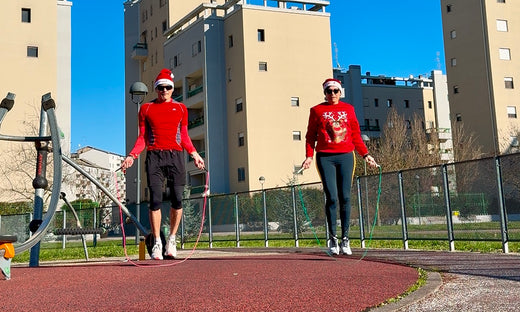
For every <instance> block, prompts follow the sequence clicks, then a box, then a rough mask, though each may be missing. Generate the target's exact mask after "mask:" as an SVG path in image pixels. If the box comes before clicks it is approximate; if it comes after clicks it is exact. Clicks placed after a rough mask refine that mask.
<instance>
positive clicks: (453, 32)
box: [450, 30, 457, 39]
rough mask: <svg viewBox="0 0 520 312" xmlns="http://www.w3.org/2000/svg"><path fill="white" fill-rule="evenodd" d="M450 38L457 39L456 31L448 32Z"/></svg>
mask: <svg viewBox="0 0 520 312" xmlns="http://www.w3.org/2000/svg"><path fill="white" fill-rule="evenodd" d="M450 38H451V39H455V38H457V31H455V30H452V31H450Z"/></svg>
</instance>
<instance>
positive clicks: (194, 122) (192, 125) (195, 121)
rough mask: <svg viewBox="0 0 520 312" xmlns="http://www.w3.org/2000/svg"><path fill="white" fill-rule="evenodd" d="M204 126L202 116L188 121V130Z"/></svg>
mask: <svg viewBox="0 0 520 312" xmlns="http://www.w3.org/2000/svg"><path fill="white" fill-rule="evenodd" d="M203 124H204V116H200V117H198V118H195V119H193V120H190V121H188V129H192V128H196V127H198V126H202V125H203Z"/></svg>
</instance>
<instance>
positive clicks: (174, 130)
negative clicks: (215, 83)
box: [121, 69, 204, 260]
mask: <svg viewBox="0 0 520 312" xmlns="http://www.w3.org/2000/svg"><path fill="white" fill-rule="evenodd" d="M173 86H174V85H173V74H172V72H171V71H170V70H169V69H162V70H161V72H160V73H159V75H158V76H157V78H156V79H155V82H154V88H155V91H156V92H157V98H156V99H155V100H153V101H151V102H149V103H145V104H143V105H142V106H141V109H140V110H139V136H138V137H137V140H136V141H135V144H134V147H133V149H132V151H131V152H130V154H129V155H128V156H127V157H126V158H125V160H124V161H123V163H122V165H121V168H122V169H123V170H126V169H127V168H129V167H131V166H132V165H133V163H134V159H136V158H137V157H138V156H139V154H140V153H141V152H142V151H143V150H144V148H145V147H146V149H147V152H146V161H145V168H146V175H147V181H148V187H149V189H150V207H149V214H150V226H151V230H152V235H153V237H154V239H155V243H154V246H153V247H152V254H151V258H152V259H154V260H162V259H163V253H162V250H163V246H162V240H161V237H160V234H161V206H162V201H163V198H162V196H163V185H164V181H165V180H166V181H167V186H168V187H169V188H170V198H169V199H170V200H171V209H170V235H169V237H168V240H167V243H166V250H165V252H164V256H168V257H176V256H177V246H176V239H175V234H176V233H177V229H178V228H179V224H180V221H181V217H182V194H183V191H184V185H185V184H186V169H185V166H184V150H186V151H187V152H188V153H189V154H190V156H191V157H192V158H193V160H194V163H195V166H197V168H199V169H201V170H202V169H204V160H203V159H202V157H200V155H199V154H198V153H197V150H196V149H195V147H194V146H193V143H192V141H191V139H190V137H189V136H188V109H187V108H186V106H185V105H184V104H182V103H179V102H176V101H174V100H173V99H172V93H173Z"/></svg>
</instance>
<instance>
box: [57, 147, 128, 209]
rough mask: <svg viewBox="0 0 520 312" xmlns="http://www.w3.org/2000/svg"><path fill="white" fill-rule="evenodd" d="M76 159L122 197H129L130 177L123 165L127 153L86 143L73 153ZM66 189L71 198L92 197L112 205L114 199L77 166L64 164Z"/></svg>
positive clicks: (63, 187)
mask: <svg viewBox="0 0 520 312" xmlns="http://www.w3.org/2000/svg"><path fill="white" fill-rule="evenodd" d="M71 159H72V161H74V162H75V163H76V164H77V165H79V166H80V167H81V168H82V169H83V170H85V171H86V172H87V173H89V174H90V175H91V176H92V177H94V178H95V179H96V180H98V182H99V183H101V184H102V185H103V186H104V187H105V188H106V189H107V190H108V191H110V193H111V194H113V195H114V196H115V197H116V198H118V199H119V201H121V202H124V201H126V178H125V175H124V173H123V172H121V171H120V170H118V169H119V167H120V166H121V163H122V161H123V159H124V156H122V155H117V154H114V153H111V152H107V151H103V150H100V149H97V148H94V147H90V146H86V147H83V148H81V149H79V150H77V152H76V153H73V154H72V155H71ZM63 172H64V180H65V182H66V183H64V184H63V185H62V189H63V192H65V193H66V194H67V198H68V200H69V201H73V200H75V199H92V200H93V201H96V202H98V203H100V205H102V206H105V205H112V204H113V203H112V202H111V200H110V199H109V198H108V196H106V195H105V194H104V193H103V192H102V191H101V190H100V189H99V188H97V187H96V186H95V185H94V184H93V183H92V182H90V181H89V180H88V179H87V178H86V177H85V176H83V175H82V174H81V173H80V172H78V171H76V170H75V169H73V168H71V167H69V166H68V165H64V170H63Z"/></svg>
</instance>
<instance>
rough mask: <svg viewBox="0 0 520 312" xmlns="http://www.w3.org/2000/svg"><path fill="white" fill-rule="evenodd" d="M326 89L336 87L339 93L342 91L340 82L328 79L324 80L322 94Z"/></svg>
mask: <svg viewBox="0 0 520 312" xmlns="http://www.w3.org/2000/svg"><path fill="white" fill-rule="evenodd" d="M328 87H336V88H338V89H339V91H340V92H342V90H343V88H342V87H341V81H339V80H338V79H334V78H329V79H327V80H325V82H324V83H323V92H325V90H327V88H328Z"/></svg>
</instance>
